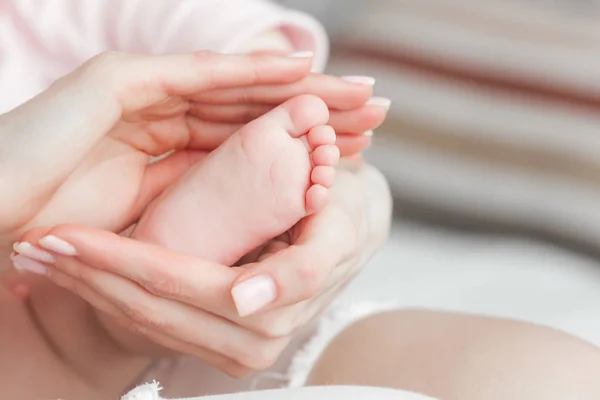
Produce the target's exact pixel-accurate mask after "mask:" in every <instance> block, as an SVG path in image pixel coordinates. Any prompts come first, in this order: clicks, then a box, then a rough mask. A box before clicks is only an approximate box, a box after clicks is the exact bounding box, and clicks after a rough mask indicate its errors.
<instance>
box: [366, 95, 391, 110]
mask: <svg viewBox="0 0 600 400" xmlns="http://www.w3.org/2000/svg"><path fill="white" fill-rule="evenodd" d="M366 105H368V106H379V107H384V108H385V109H386V110H389V109H390V106H391V105H392V101H391V100H390V99H388V98H386V97H371V98H370V99H369V101H367V103H366Z"/></svg>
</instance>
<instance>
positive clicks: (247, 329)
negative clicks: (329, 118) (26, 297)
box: [14, 161, 391, 376]
mask: <svg viewBox="0 0 600 400" xmlns="http://www.w3.org/2000/svg"><path fill="white" fill-rule="evenodd" d="M390 215H391V200H390V196H389V192H388V188H387V185H386V183H385V180H384V179H383V178H382V177H381V175H380V174H379V173H378V172H377V171H376V170H374V169H373V168H371V167H369V166H366V165H364V164H361V163H359V162H350V161H346V162H345V167H344V168H342V169H341V170H340V171H339V175H338V180H337V182H336V185H334V187H333V189H332V201H331V204H330V205H329V206H328V207H327V208H326V209H325V210H323V211H322V212H320V213H317V214H315V215H313V216H311V217H309V218H307V219H305V220H304V221H303V222H301V223H300V224H298V225H297V226H296V227H294V228H293V229H292V230H291V231H290V233H289V238H290V245H289V246H286V247H285V248H283V249H281V250H279V251H276V252H274V254H272V255H271V256H269V257H267V258H265V259H263V260H262V261H259V262H257V263H252V264H247V265H244V266H242V267H239V268H230V267H227V266H224V265H218V264H214V263H210V262H206V261H202V260H200V259H198V258H195V257H190V256H185V255H182V254H179V253H176V252H172V251H170V250H167V249H164V248H162V247H159V246H155V245H152V244H147V243H142V242H137V241H135V240H132V239H128V238H125V237H122V236H118V235H116V234H113V233H110V232H106V231H102V230H98V229H94V228H89V227H83V226H77V225H66V226H59V227H56V228H54V229H50V230H48V229H34V230H31V231H29V232H27V233H26V234H25V235H24V236H23V237H22V239H21V240H22V242H25V243H28V245H31V246H35V247H34V248H35V250H34V251H33V252H28V255H29V256H34V257H35V258H36V259H37V260H45V262H39V261H35V260H33V259H31V258H27V257H25V254H18V255H16V256H15V257H14V260H15V261H16V262H17V263H19V264H21V266H27V268H29V269H30V270H37V271H38V272H44V271H47V274H48V276H49V278H50V279H51V280H52V281H53V282H55V283H56V284H57V285H59V286H61V287H64V288H66V289H68V290H70V291H72V292H74V293H76V294H77V295H79V296H80V297H82V298H83V299H85V300H86V301H87V302H89V303H90V304H91V305H92V306H93V307H94V308H95V309H97V310H101V315H107V316H108V317H101V320H102V321H103V323H104V325H105V327H106V328H107V330H108V331H110V332H112V334H113V338H114V339H115V340H116V341H117V342H119V343H120V344H121V345H122V346H124V347H125V348H127V349H132V350H135V351H136V352H138V353H139V352H140V351H144V352H147V353H151V354H155V352H156V351H159V350H161V349H163V348H166V349H170V350H173V351H175V352H178V353H182V354H187V355H192V356H196V357H198V358H200V359H202V360H204V361H206V362H208V363H210V364H212V365H214V366H216V367H217V368H220V369H222V370H223V371H225V372H227V373H229V374H231V375H233V376H244V375H246V374H248V373H249V372H252V371H254V370H262V369H265V368H268V367H269V366H270V365H271V364H273V362H275V360H276V359H277V357H278V356H279V354H280V353H281V352H282V350H283V349H284V348H285V347H286V345H287V344H288V342H289V341H290V339H291V337H292V335H293V333H294V332H295V331H296V330H297V329H298V328H299V327H301V326H303V325H305V324H306V322H307V321H309V320H311V319H312V318H314V317H315V316H317V315H318V314H319V313H320V311H321V310H322V309H323V308H324V307H326V306H327V305H328V304H329V302H330V301H331V300H332V299H333V298H334V297H335V296H336V295H337V293H338V292H339V291H340V290H341V289H342V288H343V287H345V285H346V284H347V283H348V282H349V280H350V279H351V278H352V277H353V276H354V275H355V274H356V273H357V272H358V271H360V269H361V268H362V267H363V266H364V264H365V262H366V261H367V260H368V258H369V257H370V256H371V255H372V254H373V253H374V251H375V249H376V248H377V247H378V246H379V245H380V244H381V243H382V242H383V241H384V240H385V238H386V237H387V233H388V229H389V223H390ZM34 267H35V268H34ZM252 279H258V281H256V280H255V281H254V282H255V283H256V282H258V290H256V288H257V287H256V285H255V288H254V289H253V290H249V291H246V293H245V295H244V290H239V289H240V288H242V287H243V286H244V285H246V288H247V287H248V286H247V285H248V282H250V281H252ZM261 282H262V283H264V282H270V283H269V285H272V288H273V289H274V290H272V291H271V292H269V290H267V292H266V293H267V294H268V295H267V296H266V297H265V295H264V294H265V291H264V290H263V291H261V289H260V285H262V283H261ZM263 288H264V286H263ZM232 293H233V294H232ZM271 295H272V296H271ZM267 297H268V301H266V302H265V298H267ZM240 314H242V315H244V316H240ZM130 332H132V333H134V335H131V334H130ZM139 336H142V337H145V338H147V339H149V341H148V342H141V339H140V338H139ZM142 344H143V345H142Z"/></svg>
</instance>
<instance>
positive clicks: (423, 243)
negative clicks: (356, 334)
mask: <svg viewBox="0 0 600 400" xmlns="http://www.w3.org/2000/svg"><path fill="white" fill-rule="evenodd" d="M365 300H366V301H374V300H375V301H385V302H388V301H399V302H400V303H401V304H403V305H406V306H407V307H428V308H436V309H444V310H452V311H463V312H473V313H479V314H486V315H492V316H501V317H510V318H515V319H521V320H525V321H530V322H534V323H540V324H544V325H549V326H552V327H554V328H558V329H562V330H564V331H567V332H569V333H572V334H574V335H576V336H579V337H581V338H583V339H586V340H588V341H591V342H593V343H595V344H596V345H598V346H600V263H598V262H596V261H594V260H591V259H589V258H585V257H582V256H578V255H577V254H574V253H570V252H568V251H566V250H562V249H560V248H555V247H552V246H550V245H548V244H544V243H538V242H535V241H530V240H527V239H524V238H517V237H515V238H511V237H504V236H497V235H474V234H465V233H461V232H455V231H452V230H444V229H437V228H431V227H425V226H419V225H415V224H411V223H407V222H403V221H396V222H395V224H394V228H393V231H392V235H391V238H390V241H389V242H388V244H387V245H386V246H385V247H384V248H383V249H382V250H381V252H380V253H379V254H378V255H377V256H376V257H375V258H374V259H373V261H372V262H371V263H370V264H369V266H368V267H367V268H366V269H365V271H364V272H363V273H362V275H361V276H359V277H358V278H357V279H356V281H355V282H354V283H353V284H352V285H351V286H350V287H349V289H348V290H347V291H346V292H345V293H344V294H343V295H342V296H341V298H340V299H339V300H338V303H337V304H342V305H345V304H353V303H355V302H360V301H365Z"/></svg>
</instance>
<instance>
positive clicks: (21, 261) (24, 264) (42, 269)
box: [12, 254, 49, 275]
mask: <svg viewBox="0 0 600 400" xmlns="http://www.w3.org/2000/svg"><path fill="white" fill-rule="evenodd" d="M12 261H13V266H14V267H15V269H16V270H17V271H21V272H22V271H29V272H31V273H33V274H37V275H48V274H49V270H48V267H46V266H45V265H44V264H42V263H41V262H39V261H36V260H34V259H31V258H29V257H25V256H24V255H21V254H19V255H17V256H15V257H13V259H12Z"/></svg>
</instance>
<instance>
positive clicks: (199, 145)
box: [188, 117, 371, 157]
mask: <svg viewBox="0 0 600 400" xmlns="http://www.w3.org/2000/svg"><path fill="white" fill-rule="evenodd" d="M188 126H189V128H190V130H191V134H192V137H191V142H190V147H191V148H194V149H199V150H205V151H212V150H214V149H216V148H217V147H218V146H220V145H221V144H222V143H223V142H224V141H225V140H227V138H229V137H230V136H231V135H232V134H234V133H235V132H237V131H238V130H239V129H241V128H242V127H243V126H244V125H243V124H228V123H217V122H211V121H206V120H201V119H197V118H195V117H190V118H188ZM370 134H371V132H369V133H368V134H367V135H364V134H363V135H356V134H352V133H350V134H345V133H341V134H340V133H338V135H337V138H338V139H337V142H336V145H337V146H338V147H339V149H340V154H341V156H342V157H346V156H350V155H354V154H357V153H359V152H361V151H363V150H365V149H367V148H368V147H369V146H370V145H371V137H370V136H368V135H370Z"/></svg>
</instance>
